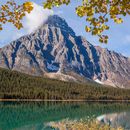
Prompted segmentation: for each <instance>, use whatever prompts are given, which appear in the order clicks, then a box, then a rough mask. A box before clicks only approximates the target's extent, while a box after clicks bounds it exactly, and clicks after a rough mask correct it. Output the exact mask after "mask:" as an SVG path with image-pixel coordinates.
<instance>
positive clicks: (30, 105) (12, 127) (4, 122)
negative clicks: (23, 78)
mask: <svg viewBox="0 0 130 130" xmlns="http://www.w3.org/2000/svg"><path fill="white" fill-rule="evenodd" d="M88 118H92V119H95V120H98V121H100V122H101V123H105V124H109V125H110V126H111V127H118V126H121V127H123V128H124V129H125V130H130V104H129V103H95V102H89V103H86V102H0V130H55V129H54V128H52V127H51V126H50V124H51V123H52V122H53V123H59V122H61V121H63V120H67V121H74V120H80V119H82V120H83V119H88Z"/></svg>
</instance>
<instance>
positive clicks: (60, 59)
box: [0, 15, 130, 88]
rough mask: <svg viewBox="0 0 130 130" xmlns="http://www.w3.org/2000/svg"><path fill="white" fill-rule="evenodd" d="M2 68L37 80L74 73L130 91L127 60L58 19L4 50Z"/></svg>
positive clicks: (129, 70) (55, 16)
mask: <svg viewBox="0 0 130 130" xmlns="http://www.w3.org/2000/svg"><path fill="white" fill-rule="evenodd" d="M0 67H3V68H8V69H11V70H17V71H20V72H24V73H27V74H31V75H36V76H42V75H48V76H49V75H52V73H53V75H55V74H56V75H57V74H61V76H62V74H66V75H68V73H69V75H70V76H71V74H72V73H74V74H75V75H77V74H78V75H79V76H81V77H83V78H86V79H91V80H96V81H97V80H98V81H100V82H102V83H103V84H109V85H112V86H114V87H117V86H119V87H123V88H129V83H130V60H129V59H128V58H127V57H124V56H122V55H121V54H118V53H115V52H113V51H109V50H107V49H103V48H101V47H95V46H93V45H92V44H90V43H89V42H88V41H87V40H86V39H84V38H83V37H81V36H76V34H75V32H74V31H73V30H72V29H71V28H70V27H69V26H68V24H67V23H66V21H65V20H64V19H62V18H60V17H59V16H57V15H53V16H50V17H49V18H48V20H47V21H46V23H45V24H43V25H42V26H41V27H40V28H39V29H37V30H36V31H35V32H33V33H31V34H29V35H26V36H23V37H21V38H20V39H18V40H16V41H13V42H11V43H10V44H9V45H7V46H5V47H3V48H2V49H1V50H0ZM49 77H50V76H49ZM53 77H55V76H53ZM74 78H75V77H74Z"/></svg>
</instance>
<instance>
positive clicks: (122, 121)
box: [97, 112, 130, 130]
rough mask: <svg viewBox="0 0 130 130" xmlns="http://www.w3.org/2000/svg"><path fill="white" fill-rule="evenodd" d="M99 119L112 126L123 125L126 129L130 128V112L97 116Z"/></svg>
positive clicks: (129, 129)
mask: <svg viewBox="0 0 130 130" xmlns="http://www.w3.org/2000/svg"><path fill="white" fill-rule="evenodd" d="M97 119H98V120H99V121H100V122H102V123H105V124H109V125H110V126H112V127H114V128H115V127H116V128H117V127H120V126H121V127H122V128H124V129H125V130H130V112H121V113H112V114H106V115H102V116H99V117H97Z"/></svg>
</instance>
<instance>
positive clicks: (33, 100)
mask: <svg viewBox="0 0 130 130" xmlns="http://www.w3.org/2000/svg"><path fill="white" fill-rule="evenodd" d="M0 102H122V103H124V102H127V103H130V100H82V99H79V100H78V99H77V100H74V99H68V100H49V99H48V100H44V99H0Z"/></svg>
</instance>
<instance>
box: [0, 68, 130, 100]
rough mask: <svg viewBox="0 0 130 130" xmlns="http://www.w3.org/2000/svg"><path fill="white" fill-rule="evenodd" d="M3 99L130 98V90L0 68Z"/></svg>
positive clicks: (0, 85)
mask: <svg viewBox="0 0 130 130" xmlns="http://www.w3.org/2000/svg"><path fill="white" fill-rule="evenodd" d="M0 98H1V99H44V100H45V99H53V100H69V99H70V100H71V99H75V100H76V99H78V100H130V90H128V89H127V90H126V89H117V88H110V87H102V86H100V87H99V85H97V84H94V83H91V82H88V83H86V84H78V83H72V82H63V81H58V80H52V79H47V78H43V77H33V76H29V75H26V74H22V73H19V72H15V71H11V70H6V69H0Z"/></svg>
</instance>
